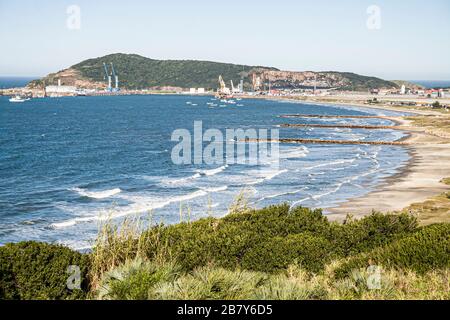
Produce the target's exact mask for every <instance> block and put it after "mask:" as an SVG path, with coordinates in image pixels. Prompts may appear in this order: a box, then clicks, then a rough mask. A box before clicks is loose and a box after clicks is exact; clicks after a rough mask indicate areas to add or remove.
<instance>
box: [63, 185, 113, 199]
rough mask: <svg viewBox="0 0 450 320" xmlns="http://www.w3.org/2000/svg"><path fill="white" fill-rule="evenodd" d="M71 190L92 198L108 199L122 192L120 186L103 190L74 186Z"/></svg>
mask: <svg viewBox="0 0 450 320" xmlns="http://www.w3.org/2000/svg"><path fill="white" fill-rule="evenodd" d="M70 190H71V191H74V192H76V193H78V194H79V195H80V196H82V197H88V198H92V199H106V198H109V197H112V196H114V195H116V194H119V193H121V192H122V190H121V189H120V188H115V189H110V190H103V191H87V190H85V189H81V188H72V189H70Z"/></svg>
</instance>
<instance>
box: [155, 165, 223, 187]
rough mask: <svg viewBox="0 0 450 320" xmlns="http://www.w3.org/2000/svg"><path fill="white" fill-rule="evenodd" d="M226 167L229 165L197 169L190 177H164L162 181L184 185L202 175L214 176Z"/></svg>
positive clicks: (167, 183)
mask: <svg viewBox="0 0 450 320" xmlns="http://www.w3.org/2000/svg"><path fill="white" fill-rule="evenodd" d="M226 168H228V165H224V166H221V167H219V168H215V169H208V170H196V172H195V173H194V174H193V175H192V176H189V177H184V178H175V179H173V178H171V179H164V180H163V181H162V183H163V184H165V185H182V184H185V183H188V182H190V181H192V180H196V179H199V178H201V177H205V176H206V177H209V176H214V175H216V174H218V173H221V172H222V171H224V170H225V169H226Z"/></svg>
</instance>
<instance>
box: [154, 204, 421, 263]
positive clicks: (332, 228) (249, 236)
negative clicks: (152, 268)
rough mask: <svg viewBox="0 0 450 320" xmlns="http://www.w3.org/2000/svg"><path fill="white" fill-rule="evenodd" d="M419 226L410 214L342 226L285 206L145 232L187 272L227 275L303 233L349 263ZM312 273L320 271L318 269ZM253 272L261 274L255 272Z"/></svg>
mask: <svg viewBox="0 0 450 320" xmlns="http://www.w3.org/2000/svg"><path fill="white" fill-rule="evenodd" d="M416 226H417V222H416V220H415V218H413V217H411V216H408V215H406V214H403V215H398V216H397V215H382V214H373V215H371V216H369V217H365V218H363V219H361V220H357V221H347V223H346V224H344V225H340V224H337V223H330V222H329V221H328V220H327V218H326V217H325V216H324V215H323V214H322V211H321V210H311V209H308V208H302V207H297V208H294V209H290V207H289V206H288V205H287V204H284V205H279V206H271V207H267V208H264V209H260V210H246V211H244V212H242V213H239V214H230V215H228V216H226V217H224V218H222V219H214V218H207V219H202V220H199V221H196V222H192V223H180V224H177V225H171V226H165V227H157V228H153V229H151V230H149V231H147V233H146V235H147V236H148V235H149V234H153V235H152V236H151V237H149V238H155V234H157V237H158V238H159V242H158V243H159V244H160V245H164V247H165V248H167V249H168V250H169V251H170V252H171V254H172V255H173V256H174V257H175V258H176V259H177V261H179V262H180V265H181V267H182V269H183V270H184V271H191V270H193V269H195V268H197V267H201V266H204V265H205V264H207V263H209V262H214V263H215V264H216V265H217V266H220V267H223V268H227V269H235V268H247V269H248V268H250V269H251V268H252V267H253V266H254V267H257V265H259V264H262V263H256V262H255V264H250V263H249V260H248V259H249V257H250V256H252V255H253V253H252V252H253V251H254V250H256V249H255V248H259V249H260V250H262V249H261V248H260V247H261V244H262V243H265V246H266V250H269V249H270V248H269V247H268V246H270V245H274V243H276V244H278V242H277V241H280V240H279V239H278V240H277V241H275V242H270V241H269V240H271V239H274V238H285V237H288V236H292V235H296V234H302V233H305V232H309V233H310V235H311V236H312V235H313V236H314V237H319V238H320V239H319V240H318V241H319V242H320V241H322V242H323V241H325V239H327V240H328V241H329V242H331V243H332V246H329V250H330V253H332V254H333V255H334V256H336V257H346V256H349V255H352V254H357V253H360V252H366V251H370V250H371V249H373V248H375V247H377V246H380V245H383V244H385V243H387V242H389V241H392V240H393V239H396V238H400V237H402V236H404V235H406V234H408V233H410V232H411V231H413V230H415V228H416ZM267 241H269V242H267ZM158 250H159V249H158V247H155V246H150V247H148V248H147V257H148V258H150V259H152V257H153V256H154V255H155V254H156V252H158ZM275 250H276V249H275ZM269 251H270V250H269ZM274 252H275V251H274ZM244 257H247V258H246V259H247V261H246V264H245V266H244V265H243V264H242V260H243V259H244ZM285 262H286V263H289V262H291V261H290V260H288V261H285ZM275 269H278V268H275ZM311 269H312V270H317V269H316V268H315V267H312V268H311ZM255 270H261V269H260V267H257V269H255Z"/></svg>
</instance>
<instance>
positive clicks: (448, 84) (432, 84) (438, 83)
mask: <svg viewBox="0 0 450 320" xmlns="http://www.w3.org/2000/svg"><path fill="white" fill-rule="evenodd" d="M411 82H412V83H417V84H420V85H422V86H424V87H425V88H427V89H433V88H450V80H412V81H411Z"/></svg>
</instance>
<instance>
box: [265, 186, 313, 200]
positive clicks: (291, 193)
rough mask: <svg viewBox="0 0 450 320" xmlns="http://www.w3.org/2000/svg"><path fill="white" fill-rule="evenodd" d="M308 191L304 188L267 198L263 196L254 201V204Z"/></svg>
mask: <svg viewBox="0 0 450 320" xmlns="http://www.w3.org/2000/svg"><path fill="white" fill-rule="evenodd" d="M307 189H309V188H308V187H304V188H301V189H298V190H294V191H287V192H281V193H276V194H272V195H268V196H264V197H262V198H260V199H258V200H256V202H261V201H264V200H267V199H274V198H278V197H283V196H288V195H294V194H297V193H300V192H303V191H305V190H307Z"/></svg>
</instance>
